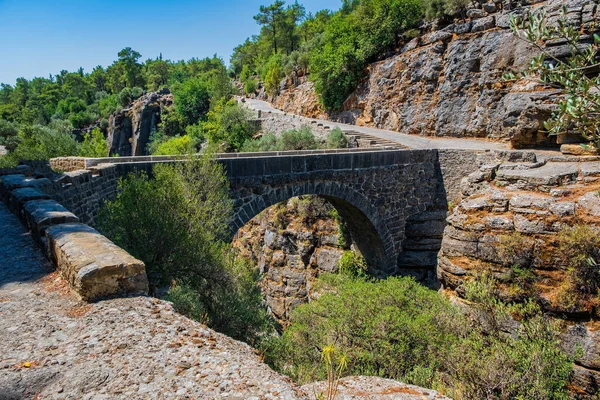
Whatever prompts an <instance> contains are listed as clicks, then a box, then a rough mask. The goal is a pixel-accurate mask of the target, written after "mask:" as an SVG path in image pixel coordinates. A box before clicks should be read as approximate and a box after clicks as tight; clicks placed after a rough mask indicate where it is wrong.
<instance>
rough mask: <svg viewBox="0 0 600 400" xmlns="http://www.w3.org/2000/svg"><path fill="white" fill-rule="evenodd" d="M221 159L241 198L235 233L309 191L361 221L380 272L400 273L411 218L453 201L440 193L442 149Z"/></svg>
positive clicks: (357, 229)
mask: <svg viewBox="0 0 600 400" xmlns="http://www.w3.org/2000/svg"><path fill="white" fill-rule="evenodd" d="M221 162H223V163H224V164H225V167H226V169H227V172H228V177H229V180H230V183H231V192H232V197H233V199H234V210H235V218H234V220H233V222H232V229H231V232H232V236H233V235H234V234H235V232H237V230H238V229H239V228H240V227H242V226H243V225H244V224H245V223H246V222H248V221H249V220H250V219H252V218H253V217H254V216H256V215H257V214H259V213H260V212H261V211H263V210H265V209H266V208H268V207H270V206H272V205H274V204H277V203H280V202H282V201H286V200H288V199H290V198H292V197H296V196H301V195H319V196H323V197H325V198H326V199H328V200H329V201H330V202H331V203H332V204H333V205H334V206H335V207H336V209H338V211H339V212H340V214H342V217H346V218H345V220H346V221H347V222H350V225H351V226H353V227H354V229H353V230H354V232H351V234H353V238H354V239H355V240H357V245H358V247H359V249H360V251H361V252H362V253H363V255H364V256H365V258H366V259H367V261H370V260H371V262H370V263H371V264H373V262H375V263H377V264H378V265H376V266H374V267H375V271H374V272H375V273H376V274H377V275H392V274H396V273H397V272H398V268H397V267H398V260H399V256H400V255H401V254H402V251H403V248H402V243H403V241H404V240H405V239H406V234H405V227H406V221H407V220H408V219H409V218H410V217H411V216H414V215H418V214H422V213H424V212H427V211H428V210H431V209H434V208H436V207H439V206H441V205H442V204H443V207H445V206H446V201H445V198H443V199H440V197H443V186H442V183H441V176H440V173H439V165H437V155H436V153H435V151H428V150H420V151H415V150H411V151H408V150H394V151H382V152H365V153H346V154H326V155H325V154H323V155H290V156H278V157H263V158H255V159H253V158H232V159H224V160H221ZM440 200H441V201H440ZM344 214H345V215H344ZM351 230H352V228H351ZM361 247H362V248H361ZM369 247H372V248H369Z"/></svg>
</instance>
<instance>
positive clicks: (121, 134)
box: [106, 89, 173, 156]
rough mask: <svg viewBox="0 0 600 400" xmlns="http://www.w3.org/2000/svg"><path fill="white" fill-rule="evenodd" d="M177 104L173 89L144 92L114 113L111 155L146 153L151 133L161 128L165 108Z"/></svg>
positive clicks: (109, 137) (109, 139) (110, 146)
mask: <svg viewBox="0 0 600 400" xmlns="http://www.w3.org/2000/svg"><path fill="white" fill-rule="evenodd" d="M172 104H173V96H172V95H171V92H170V91H169V89H162V90H160V91H158V92H152V93H147V94H144V95H143V96H142V97H140V98H139V99H137V100H135V101H134V102H133V103H131V105H130V106H129V107H128V108H126V109H123V110H121V111H118V112H116V113H114V114H113V115H112V116H111V117H110V120H109V122H108V132H107V138H106V140H107V142H108V148H109V155H110V156H114V155H117V154H118V155H119V156H142V155H145V154H146V145H147V144H148V141H149V139H150V134H151V133H152V132H153V131H156V130H157V126H158V124H159V123H160V116H161V113H162V110H163V108H165V107H169V106H171V105H172Z"/></svg>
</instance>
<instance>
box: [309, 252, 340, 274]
mask: <svg viewBox="0 0 600 400" xmlns="http://www.w3.org/2000/svg"><path fill="white" fill-rule="evenodd" d="M343 253H344V252H343V251H342V250H340V249H337V248H333V247H321V248H319V249H318V250H317V251H315V253H314V254H313V256H312V257H311V260H310V263H311V264H313V265H316V266H317V267H318V268H319V269H320V270H322V271H325V272H335V271H337V264H338V261H339V260H340V258H342V254H343Z"/></svg>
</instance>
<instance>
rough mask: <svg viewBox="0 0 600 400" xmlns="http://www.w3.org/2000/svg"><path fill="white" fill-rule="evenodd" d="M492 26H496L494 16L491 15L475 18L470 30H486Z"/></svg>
mask: <svg viewBox="0 0 600 400" xmlns="http://www.w3.org/2000/svg"><path fill="white" fill-rule="evenodd" d="M494 26H496V22H495V18H494V17H493V16H492V17H484V18H480V19H476V20H475V21H474V22H473V27H472V28H471V32H481V31H486V30H488V29H492V28H493V27H494Z"/></svg>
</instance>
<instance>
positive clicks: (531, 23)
mask: <svg viewBox="0 0 600 400" xmlns="http://www.w3.org/2000/svg"><path fill="white" fill-rule="evenodd" d="M564 14H566V9H563V17H562V18H561V19H560V20H559V21H558V23H557V24H556V25H555V26H551V25H549V24H548V22H547V19H546V14H545V13H544V12H543V11H539V12H530V13H528V14H527V16H526V17H525V18H524V19H521V18H511V24H510V26H511V29H512V30H513V32H514V33H515V35H517V37H519V38H521V39H523V40H525V41H527V42H528V43H530V44H531V45H533V46H535V47H536V48H537V49H538V50H539V51H540V54H539V55H538V56H536V57H534V58H533V60H532V61H531V64H530V66H529V68H528V69H527V71H525V72H522V73H519V74H515V73H512V72H510V73H508V74H506V76H505V77H506V78H507V79H516V78H517V77H521V78H525V79H533V80H537V81H539V82H541V83H543V84H544V85H548V86H550V87H553V88H556V89H559V90H560V91H561V92H562V94H563V95H564V96H562V97H561V98H560V99H559V100H558V103H557V108H556V110H555V111H554V112H553V114H552V117H551V118H550V120H548V121H546V122H545V123H544V127H545V128H546V129H547V130H548V132H549V133H550V135H557V134H559V133H570V132H575V133H578V134H580V135H581V136H583V138H585V139H586V140H588V141H589V142H590V144H592V145H593V146H594V147H596V148H597V149H600V119H599V118H598V116H599V115H600V75H599V74H598V67H599V66H600V63H598V44H600V36H598V35H597V34H593V42H592V43H585V42H582V35H583V33H584V32H582V31H581V30H580V28H579V26H572V25H570V24H568V23H567V20H566V18H565V17H564ZM557 39H559V40H563V41H565V42H566V45H568V46H569V47H570V49H571V54H570V55H569V56H568V57H566V58H564V59H563V58H557V57H556V56H554V55H553V54H552V52H551V51H550V50H549V47H548V43H549V42H550V41H555V40H557Z"/></svg>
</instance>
